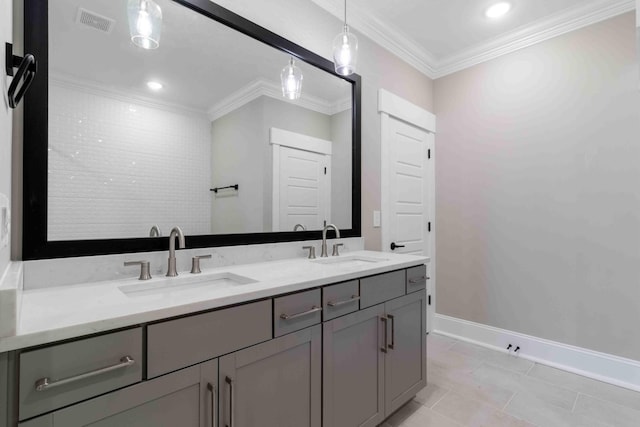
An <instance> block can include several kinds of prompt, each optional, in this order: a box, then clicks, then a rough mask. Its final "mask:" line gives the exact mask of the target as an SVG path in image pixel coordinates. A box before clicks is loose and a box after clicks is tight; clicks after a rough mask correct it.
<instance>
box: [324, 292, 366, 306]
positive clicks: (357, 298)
mask: <svg viewBox="0 0 640 427" xmlns="http://www.w3.org/2000/svg"><path fill="white" fill-rule="evenodd" d="M359 299H360V297H359V296H358V295H351V298H349V299H346V300H344V301H329V302H328V303H327V305H328V306H329V307H339V306H341V305H345V304H349V303H350V302H354V301H358V300H359Z"/></svg>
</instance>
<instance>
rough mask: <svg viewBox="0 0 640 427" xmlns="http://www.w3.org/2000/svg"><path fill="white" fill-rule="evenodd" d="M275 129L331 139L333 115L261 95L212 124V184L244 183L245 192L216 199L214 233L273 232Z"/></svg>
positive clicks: (214, 203)
mask: <svg viewBox="0 0 640 427" xmlns="http://www.w3.org/2000/svg"><path fill="white" fill-rule="evenodd" d="M272 127H276V128H279V129H285V130H289V131H291V132H297V133H302V134H305V135H309V136H313V137H316V138H322V139H325V140H330V139H331V136H332V126H331V116H327V115H325V114H321V113H318V112H315V111H311V110H308V109H306V108H300V107H297V106H295V105H292V104H290V103H287V102H283V101H279V100H277V99H274V98H270V97H266V96H261V97H260V98H258V99H256V100H254V101H251V102H250V103H248V104H246V105H244V106H242V107H241V108H239V109H237V110H234V111H232V112H231V113H229V114H227V115H225V116H223V117H221V118H219V119H217V120H215V121H214V122H213V123H212V124H211V140H212V159H211V165H212V168H211V169H212V185H214V186H226V185H231V184H236V183H237V184H239V185H240V191H238V192H237V193H235V192H224V193H222V192H221V193H219V195H218V196H217V197H216V196H214V197H213V199H212V209H211V212H212V214H211V230H212V232H213V233H241V232H243V233H255V232H263V231H270V230H271V225H272V224H271V205H272V203H271V202H272V200H271V198H272V190H271V187H272V176H273V175H272V164H273V163H272V162H273V160H272V153H271V145H270V144H269V129H270V128H272Z"/></svg>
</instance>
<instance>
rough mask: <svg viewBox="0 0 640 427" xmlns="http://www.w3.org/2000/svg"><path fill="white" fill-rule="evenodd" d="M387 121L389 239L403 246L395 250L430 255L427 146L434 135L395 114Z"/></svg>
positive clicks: (428, 146)
mask: <svg viewBox="0 0 640 427" xmlns="http://www.w3.org/2000/svg"><path fill="white" fill-rule="evenodd" d="M388 124H389V126H388V134H387V137H388V138H389V160H388V161H389V175H390V176H389V187H388V188H389V206H390V213H389V224H388V227H389V239H390V242H395V243H396V244H397V245H403V246H404V247H401V248H397V249H395V250H394V252H398V253H408V254H419V255H425V256H430V242H429V232H428V227H427V224H428V222H429V209H430V206H429V189H430V186H431V184H430V182H429V181H428V180H429V179H430V174H429V171H428V168H429V167H430V166H429V163H428V156H427V150H428V149H429V148H430V144H431V143H432V141H433V135H432V134H430V133H429V132H427V131H425V130H422V129H420V128H417V127H415V126H412V125H410V124H408V123H405V122H402V121H400V120H397V119H394V118H393V117H390V118H389V119H388ZM385 250H388V246H387V247H385Z"/></svg>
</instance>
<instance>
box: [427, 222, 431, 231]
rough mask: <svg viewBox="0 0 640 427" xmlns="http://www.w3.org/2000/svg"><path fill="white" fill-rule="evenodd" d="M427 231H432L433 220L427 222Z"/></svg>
mask: <svg viewBox="0 0 640 427" xmlns="http://www.w3.org/2000/svg"><path fill="white" fill-rule="evenodd" d="M427 231H428V232H429V233H431V221H429V222H428V223H427Z"/></svg>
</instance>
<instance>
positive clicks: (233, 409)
mask: <svg viewBox="0 0 640 427" xmlns="http://www.w3.org/2000/svg"><path fill="white" fill-rule="evenodd" d="M224 381H225V382H226V383H227V384H229V424H227V427H233V414H234V413H235V412H236V407H235V406H234V402H233V380H232V379H231V378H229V377H226V378H225V379H224Z"/></svg>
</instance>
